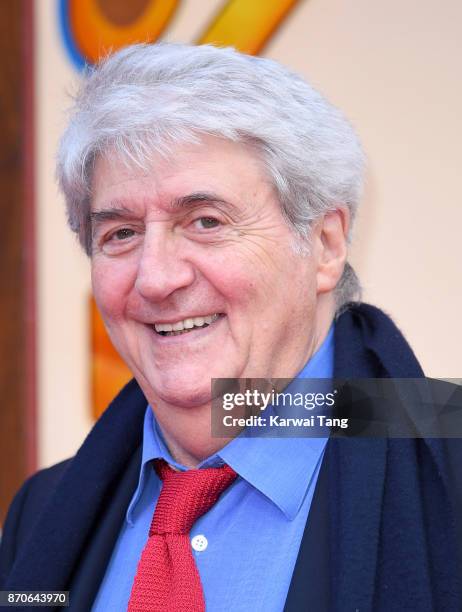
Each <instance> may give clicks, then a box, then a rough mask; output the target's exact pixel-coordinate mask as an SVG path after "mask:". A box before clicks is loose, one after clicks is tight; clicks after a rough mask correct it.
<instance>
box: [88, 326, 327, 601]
mask: <svg viewBox="0 0 462 612" xmlns="http://www.w3.org/2000/svg"><path fill="white" fill-rule="evenodd" d="M333 358H334V335H333V328H331V330H330V332H329V334H328V336H327V337H326V339H325V340H324V342H323V344H322V346H321V347H320V348H319V350H318V351H317V352H316V353H315V355H314V356H313V357H312V358H311V359H310V361H309V362H308V363H307V364H306V365H305V367H304V368H303V370H302V371H301V372H300V373H299V374H298V376H297V378H332V375H333ZM326 442H327V438H307V437H299V438H287V437H282V438H277V437H274V438H272V437H261V436H257V437H243V436H239V437H237V438H234V439H233V440H232V441H230V442H229V444H227V445H226V446H225V447H224V448H222V449H221V450H220V451H219V452H218V453H216V454H215V455H212V456H211V457H208V458H207V459H205V460H204V461H203V462H202V463H201V464H200V465H199V467H215V466H217V465H220V464H222V463H223V462H225V463H227V464H228V465H230V466H231V467H232V468H233V469H234V470H235V472H237V474H238V476H239V477H238V478H237V479H236V481H235V482H234V483H233V484H232V485H231V487H230V488H229V489H227V490H226V491H225V492H224V493H223V494H222V496H221V497H220V499H219V501H218V502H217V503H216V504H215V506H214V507H213V508H212V509H211V510H210V511H209V512H208V513H206V514H205V515H204V516H202V517H201V518H200V519H199V520H198V521H197V522H196V523H195V524H194V526H193V528H192V530H191V534H190V535H191V541H192V542H193V544H194V543H195V544H196V545H195V546H193V555H194V557H195V560H196V564H197V567H198V570H199V574H200V577H201V582H202V586H203V590H204V596H205V602H206V608H207V612H248V611H249V610H252V612H260V611H261V612H281V610H283V608H284V604H285V600H286V597H287V593H288V590H289V586H290V582H291V579H292V573H293V570H294V566H295V562H296V560H297V555H298V551H299V548H300V543H301V539H302V536H303V532H304V529H305V524H306V521H307V517H308V512H309V510H310V505H311V501H312V498H313V493H314V489H315V486H316V482H317V478H318V474H319V469H320V466H321V462H322V458H323V454H324V449H325V445H326ZM156 458H163V459H165V461H167V462H168V463H170V464H171V465H173V466H175V467H177V468H178V469H180V470H185V469H186V468H185V467H184V466H182V465H180V464H178V463H177V462H176V461H175V460H174V459H173V458H172V456H171V455H170V453H169V451H168V449H167V447H166V445H165V443H164V441H163V438H162V434H161V432H160V430H159V427H158V425H157V423H156V421H155V418H154V413H153V411H152V408H151V407H150V406H148V408H147V410H146V416H145V420H144V431H143V452H142V462H141V469H140V477H139V483H138V487H137V489H136V491H135V493H134V495H133V498H132V500H131V502H130V505H129V507H128V510H127V515H126V520H125V521H124V524H123V525H122V528H121V531H120V535H119V538H118V540H117V543H116V545H115V547H114V551H113V554H112V557H111V559H110V562H109V564H108V567H107V570H106V574H105V576H104V579H103V581H102V583H101V587H100V589H99V592H98V595H97V597H96V600H95V603H94V605H93V608H92V610H93V612H107V610H111V611H112V610H114V611H118V610H126V608H127V605H128V601H129V598H130V592H131V588H132V584H133V580H134V577H135V573H136V568H137V565H138V561H139V558H140V556H141V553H142V550H143V548H144V545H145V543H146V538H147V534H148V531H149V526H150V523H151V519H152V515H153V511H154V508H155V505H156V502H157V499H158V497H159V493H160V489H161V481H160V480H159V478H158V477H157V475H156V473H155V471H154V470H153V469H152V465H151V461H152V460H153V459H156ZM194 538H195V539H194ZM194 548H196V550H194Z"/></svg>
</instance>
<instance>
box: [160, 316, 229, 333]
mask: <svg viewBox="0 0 462 612" xmlns="http://www.w3.org/2000/svg"><path fill="white" fill-rule="evenodd" d="M219 316H220V315H219V314H213V315H206V316H204V317H193V318H189V319H184V321H177V322H176V323H155V325H154V328H155V330H156V332H171V333H172V334H173V335H176V334H177V333H179V332H183V331H184V330H185V329H192V328H193V327H203V326H204V325H210V323H213V322H214V321H216V320H217V319H218V317H219Z"/></svg>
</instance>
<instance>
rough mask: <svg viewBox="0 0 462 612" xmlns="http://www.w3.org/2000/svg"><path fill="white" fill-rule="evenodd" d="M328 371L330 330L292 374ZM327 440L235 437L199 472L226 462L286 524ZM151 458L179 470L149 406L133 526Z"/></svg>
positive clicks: (313, 374)
mask: <svg viewBox="0 0 462 612" xmlns="http://www.w3.org/2000/svg"><path fill="white" fill-rule="evenodd" d="M333 367H334V326H333V325H332V327H331V329H330V330H329V333H328V335H327V336H326V338H325V340H324V342H323V343H322V345H321V346H320V348H319V349H318V350H317V351H316V353H315V354H314V355H313V356H312V357H311V359H310V360H309V361H308V362H307V363H306V365H305V366H304V367H303V369H302V370H301V371H300V372H299V374H298V375H297V377H296V378H297V379H300V378H332V376H333ZM326 442H327V438H264V437H254V438H253V437H248V438H247V437H243V436H239V437H237V438H234V439H233V440H231V441H230V442H229V443H228V444H227V445H226V446H225V447H224V448H222V449H221V450H220V451H219V452H217V453H215V454H214V455H211V456H210V457H207V458H206V459H205V460H204V461H202V462H201V463H200V464H199V468H205V467H217V466H219V465H223V463H227V464H228V465H229V466H230V467H232V468H233V470H234V471H235V472H236V473H237V474H238V475H239V476H240V477H241V478H243V479H244V480H246V481H247V482H248V483H250V484H251V485H252V486H254V487H255V488H256V489H258V490H259V491H260V492H261V493H262V494H263V495H265V496H266V497H268V498H269V499H270V500H271V501H272V502H273V503H274V504H276V505H277V506H278V508H279V509H280V510H281V511H282V512H283V513H284V514H285V515H286V517H287V518H288V519H289V520H292V519H293V518H295V516H296V515H297V513H298V511H299V510H300V507H301V505H302V503H303V500H304V498H305V495H306V493H307V491H308V488H309V485H310V482H311V480H312V478H313V476H314V474H315V473H316V468H317V466H318V464H319V462H320V461H321V459H322V456H323V452H324V448H325V445H326ZM153 459H164V460H165V461H167V463H169V464H170V465H172V466H174V467H176V468H178V469H180V470H185V469H187V468H185V466H183V465H181V464H179V463H177V462H176V461H175V460H174V459H173V457H172V456H171V454H170V452H169V450H168V448H167V445H166V444H165V442H164V440H163V437H162V433H161V431H160V429H159V427H158V425H157V423H156V420H155V417H154V412H153V410H152V408H151V406H148V407H147V410H146V414H145V418H144V427H143V452H142V460H141V469H140V476H139V480H138V486H137V488H136V491H135V494H134V495H133V498H132V500H131V502H130V505H129V507H128V509H127V515H126V519H127V521H128V523H130V524H132V523H133V512H134V510H135V507H136V504H137V503H138V501H139V499H140V497H141V493H142V491H143V488H144V486H145V482H146V478H147V477H148V470H149V469H152V468H151V465H150V463H151V461H152V460H153Z"/></svg>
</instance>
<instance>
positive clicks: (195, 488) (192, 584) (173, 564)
mask: <svg viewBox="0 0 462 612" xmlns="http://www.w3.org/2000/svg"><path fill="white" fill-rule="evenodd" d="M154 466H155V469H156V472H157V474H158V475H159V477H160V478H161V479H162V480H163V486H162V490H161V492H160V496H159V499H158V501H157V505H156V510H155V512H154V516H153V518H152V523H151V528H150V529H149V538H148V541H147V543H146V546H145V547H144V550H143V554H142V555H141V559H140V561H139V563H138V569H137V572H136V576H135V580H134V582H133V587H132V592H131V595H130V601H129V604H128V610H129V612H204V610H205V601H204V593H203V591H202V585H201V581H200V577H199V572H198V571H197V567H196V563H195V561H194V557H193V555H192V551H191V543H190V541H189V532H190V530H191V527H192V526H193V525H194V523H195V522H196V521H197V519H198V518H200V517H201V516H202V515H203V514H205V513H206V512H207V511H208V510H210V508H211V507H212V506H213V504H214V503H215V502H216V501H217V499H218V498H219V496H220V495H221V493H222V492H223V491H224V490H225V489H226V488H227V487H229V485H230V484H231V483H232V482H233V481H234V479H235V478H236V476H237V474H236V473H235V472H234V471H233V470H232V469H231V468H230V467H229V466H228V465H225V466H223V467H221V468H207V469H203V470H188V471H186V472H176V471H175V470H173V469H172V468H171V467H170V466H169V465H168V464H167V463H166V462H165V461H163V460H162V459H157V460H156V461H155V462H154Z"/></svg>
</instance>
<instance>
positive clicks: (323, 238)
mask: <svg viewBox="0 0 462 612" xmlns="http://www.w3.org/2000/svg"><path fill="white" fill-rule="evenodd" d="M349 224H350V213H349V210H348V208H347V207H346V206H339V207H338V208H337V209H335V210H333V211H330V212H328V213H326V214H325V215H324V217H323V218H322V219H321V221H320V224H319V227H318V232H317V233H318V245H319V257H318V271H317V277H316V281H317V292H318V294H321V293H327V292H329V291H333V290H334V289H335V287H336V285H337V283H338V281H339V280H340V278H341V276H342V273H343V269H344V267H345V262H346V259H347V252H348V249H347V237H348V229H349Z"/></svg>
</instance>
